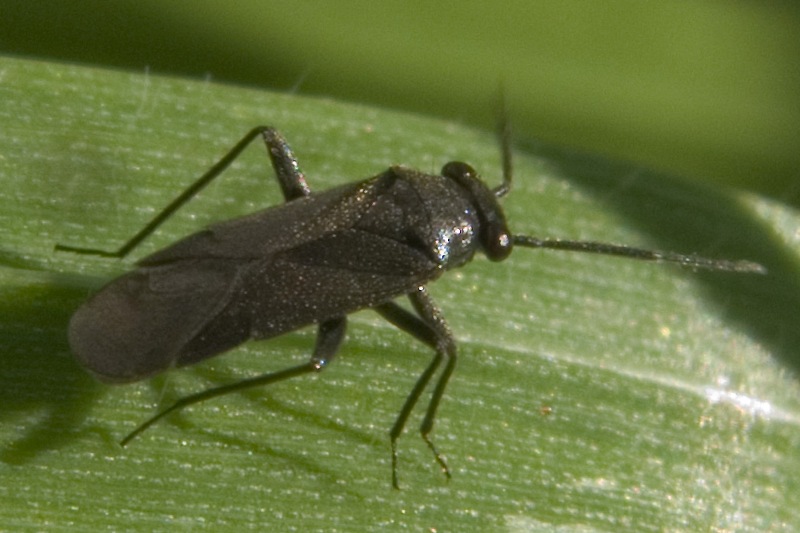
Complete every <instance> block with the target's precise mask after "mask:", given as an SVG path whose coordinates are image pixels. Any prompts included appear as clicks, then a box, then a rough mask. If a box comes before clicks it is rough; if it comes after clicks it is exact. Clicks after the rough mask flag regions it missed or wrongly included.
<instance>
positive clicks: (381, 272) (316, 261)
mask: <svg viewBox="0 0 800 533" xmlns="http://www.w3.org/2000/svg"><path fill="white" fill-rule="evenodd" d="M440 273H441V270H440V268H439V266H438V265H437V264H436V263H435V262H433V261H432V260H431V259H430V258H429V256H428V255H427V253H425V251H423V250H421V249H418V248H417V247H415V246H413V245H410V244H408V243H404V242H399V241H396V240H394V239H389V238H384V237H381V236H376V235H374V234H372V233H368V232H365V231H361V230H356V229H350V230H345V231H342V232H336V233H332V234H329V235H326V236H325V237H324V238H321V239H318V240H316V241H313V242H310V243H308V244H306V245H303V246H298V247H295V248H292V249H290V250H286V251H284V252H281V253H279V254H276V255H275V257H274V258H273V261H271V262H270V264H269V265H265V266H264V268H263V269H261V270H253V271H250V272H248V273H247V274H246V276H247V278H248V280H247V281H246V283H247V284H248V286H249V287H251V292H250V293H249V295H248V298H250V302H251V305H250V306H248V307H249V309H250V310H251V311H252V313H253V315H252V318H251V323H252V325H253V337H255V338H267V337H271V336H273V335H275V334H279V333H281V332H284V331H290V330H293V329H296V328H298V327H301V326H304V325H308V324H311V323H318V322H322V321H324V320H328V319H331V318H335V317H338V316H343V315H345V314H347V313H351V312H354V311H357V310H359V309H363V308H366V307H372V306H374V305H377V304H380V303H384V302H386V301H389V300H392V299H394V298H397V297H398V296H402V295H404V294H406V293H408V292H410V291H412V290H414V289H415V288H416V287H418V286H420V285H423V284H425V283H427V282H428V281H430V280H432V279H434V278H436V277H438V275H439V274H440ZM232 303H233V302H232Z"/></svg>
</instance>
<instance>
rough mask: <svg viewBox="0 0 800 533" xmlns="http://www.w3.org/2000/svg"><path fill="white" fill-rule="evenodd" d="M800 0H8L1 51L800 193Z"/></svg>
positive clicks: (785, 196)
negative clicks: (506, 118) (502, 131)
mask: <svg viewBox="0 0 800 533" xmlns="http://www.w3.org/2000/svg"><path fill="white" fill-rule="evenodd" d="M798 6H800V4H797V3H796V2H745V1H728V2H692V1H662V2H635V1H621V0H616V1H606V2H602V3H599V2H598V3H591V2H583V1H577V0H570V1H560V2H544V1H530V0H526V1H515V2H514V1H509V2H492V3H489V2H484V1H480V2H478V1H462V2H458V3H448V2H436V3H435V2H422V1H412V2H395V1H383V2H357V1H338V2H315V1H294V2H272V1H267V2H263V1H261V2H256V1H229V2H211V1H202V0H192V1H170V2H163V1H155V0H137V1H136V2H132V1H114V2H110V1H106V0H91V1H82V2H54V1H49V0H48V1H36V2H31V1H10V0H5V1H0V53H5V54H11V55H16V56H26V57H33V58H43V59H51V60H60V61H69V62H80V63H85V64H93V65H104V66H111V67H118V68H124V69H129V70H133V71H139V72H142V71H145V70H147V71H149V72H151V73H158V74H163V73H169V74H176V75H181V76H190V77H196V78H208V79H212V80H215V81H223V82H231V83H236V84H246V85H252V86H257V87H262V88H269V89H277V90H286V91H297V92H300V93H304V94H314V95H328V96H331V97H334V98H337V99H343V100H348V101H354V102H364V103H369V104H373V105H376V106H381V107H390V108H396V109H406V110H410V111H414V112H419V113H424V114H429V115H435V116H441V117H444V118H449V119H453V120H456V121H459V122H463V123H467V124H474V125H477V126H480V127H484V128H489V127H491V120H492V114H493V109H492V104H493V102H494V101H495V100H496V96H495V94H496V89H497V86H498V84H499V83H500V82H501V81H502V83H503V85H504V86H505V90H506V93H507V95H508V100H509V101H510V105H511V109H512V119H513V122H514V126H515V130H516V135H517V136H518V138H535V139H539V140H541V141H544V142H547V143H556V144H561V145H567V146H574V147H578V148H581V149H586V150H589V151H592V152H597V153H601V154H608V155H611V156H613V157H618V158H624V159H629V160H633V161H637V162H641V163H643V164H645V165H648V166H651V167H654V168H656V169H660V170H667V171H670V172H673V173H677V174H682V175H686V176H689V177H692V178H697V179H707V180H713V181H717V182H721V183H726V184H729V185H733V186H738V187H744V188H749V189H751V190H755V191H759V192H761V193H763V194H767V195H769V196H772V197H775V198H777V199H779V200H781V201H783V202H786V203H789V204H793V205H795V206H797V205H800V179H799V178H800V175H799V173H798V168H800V150H798V148H800V146H799V145H800V142H799V141H798V139H800V135H799V134H800V98H798V95H800V91H799V90H798V89H800V67H798V61H797V59H798V57H800V32H798V28H800V7H798Z"/></svg>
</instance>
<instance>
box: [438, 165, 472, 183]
mask: <svg viewBox="0 0 800 533" xmlns="http://www.w3.org/2000/svg"><path fill="white" fill-rule="evenodd" d="M442 176H444V177H446V178H451V179H455V180H458V179H459V178H464V177H466V176H469V177H472V178H475V177H477V176H478V173H477V172H475V169H474V168H472V167H471V166H469V165H468V164H466V163H462V162H461V161H450V162H449V163H447V164H446V165H445V166H443V167H442Z"/></svg>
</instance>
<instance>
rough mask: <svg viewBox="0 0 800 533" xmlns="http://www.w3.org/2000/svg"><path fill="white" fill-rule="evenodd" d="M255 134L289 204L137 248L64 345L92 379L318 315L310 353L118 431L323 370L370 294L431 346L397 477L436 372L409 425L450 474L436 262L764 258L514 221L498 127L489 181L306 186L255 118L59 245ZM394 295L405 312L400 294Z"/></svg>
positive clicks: (737, 264) (208, 350) (451, 345)
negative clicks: (532, 232)
mask: <svg viewBox="0 0 800 533" xmlns="http://www.w3.org/2000/svg"><path fill="white" fill-rule="evenodd" d="M258 137H261V138H263V140H264V142H265V143H266V147H267V150H268V152H269V156H270V158H271V161H272V166H273V168H274V170H275V173H276V176H277V179H278V183H279V185H280V187H281V191H282V193H283V196H284V198H285V200H286V202H285V203H283V204H281V205H278V206H274V207H270V208H268V209H266V210H263V211H260V212H257V213H254V214H251V215H249V216H244V217H241V218H237V219H233V220H230V221H227V222H222V223H219V224H216V225H213V226H211V227H209V228H208V229H205V230H203V231H200V232H198V233H195V234H193V235H190V236H188V237H186V238H184V239H182V240H180V241H178V242H176V243H175V244H172V245H171V246H168V247H167V248H164V249H163V250H160V251H157V252H155V253H153V254H151V255H149V256H147V257H145V258H143V259H141V260H139V261H138V262H137V264H136V268H135V269H134V270H133V271H132V272H129V273H127V274H125V275H123V276H121V277H119V278H117V279H115V280H113V281H111V282H110V283H109V284H107V285H106V286H105V287H103V288H102V289H100V290H99V291H98V292H97V293H96V294H95V295H94V296H92V297H91V298H90V299H89V300H88V301H87V302H86V303H84V304H83V305H82V306H81V307H80V308H79V309H78V310H77V311H76V312H75V314H74V315H73V317H72V319H71V321H70V324H69V344H70V347H71V349H72V351H73V353H74V355H75V356H76V358H77V359H78V361H79V362H80V364H81V365H83V366H84V367H85V368H86V369H88V370H89V371H90V372H91V373H93V374H94V375H95V376H97V377H98V378H99V379H100V380H102V381H106V382H117V383H124V382H131V381H137V380H141V379H145V378H148V377H151V376H153V375H156V374H159V373H161V372H164V371H166V370H168V369H170V368H173V367H182V366H186V365H191V364H194V363H197V362H200V361H203V360H205V359H207V358H209V357H212V356H215V355H219V354H221V353H223V352H225V351H227V350H230V349H232V348H234V347H235V346H237V345H239V344H241V343H243V342H245V341H247V340H249V339H268V338H271V337H275V336H278V335H281V334H283V333H287V332H290V331H293V330H296V329H298V328H300V327H303V326H307V325H311V324H316V325H317V330H318V333H317V340H316V345H315V347H314V350H313V352H312V355H311V358H310V359H309V360H308V361H307V362H305V363H303V364H300V365H297V366H294V367H291V368H287V369H284V370H281V371H278V372H272V373H268V374H264V375H261V376H258V377H254V378H250V379H246V380H243V381H239V382H236V383H232V384H229V385H224V386H220V387H217V388H212V389H209V390H206V391H203V392H199V393H197V394H194V395H191V396H187V397H184V398H183V399H181V400H179V401H177V402H176V403H174V404H173V405H171V406H170V407H168V408H167V409H165V410H163V411H161V412H159V413H158V414H156V415H155V416H153V417H151V418H150V419H148V420H147V421H145V422H144V423H143V424H141V425H140V426H138V427H137V428H136V429H135V430H134V431H132V432H131V433H130V434H129V435H128V436H127V437H125V438H124V439H123V440H122V442H121V444H122V445H125V444H127V443H128V442H130V441H131V440H132V439H133V438H134V437H136V436H137V435H139V434H140V433H141V432H143V431H144V430H146V429H147V428H149V427H150V426H151V425H153V424H154V423H155V422H157V421H158V420H160V419H161V418H163V417H164V416H166V415H167V414H169V413H171V412H174V411H177V410H180V409H183V408H184V407H187V406H190V405H193V404H195V403H198V402H201V401H204V400H208V399H211V398H215V397H217V396H222V395H224V394H228V393H231V392H235V391H240V390H243V389H247V388H251V387H260V386H264V385H268V384H270V383H274V382H277V381H282V380H285V379H289V378H293V377H296V376H300V375H303V374H311V373H315V372H319V371H321V370H323V369H324V368H325V367H326V366H327V365H328V364H329V363H330V362H331V361H332V360H333V359H334V357H335V356H336V353H337V352H338V350H339V347H340V345H341V343H342V340H343V339H344V336H345V328H346V323H347V315H348V314H349V313H352V312H354V311H357V310H360V309H364V308H371V309H374V310H375V311H377V312H378V313H379V314H380V315H381V316H383V317H384V318H385V319H386V320H388V321H389V322H390V323H392V324H394V325H395V326H397V327H398V328H399V329H401V330H403V331H405V332H407V333H409V334H411V335H412V336H413V337H416V338H417V339H418V340H419V341H421V342H422V343H424V344H426V345H428V346H429V347H430V348H432V349H433V350H434V352H435V355H434V357H433V359H432V360H431V362H430V364H429V365H428V366H427V368H425V370H424V371H423V372H422V374H421V375H420V377H419V378H418V379H417V382H416V384H415V385H414V387H413V388H412V390H411V392H410V393H409V395H408V397H407V398H406V400H405V403H404V404H403V406H402V408H401V409H400V412H399V414H398V416H397V418H396V420H395V422H394V425H393V426H392V428H391V430H390V432H389V436H390V442H391V458H392V485H393V486H394V487H395V488H397V487H398V486H399V485H398V477H397V439H398V437H399V436H400V434H401V433H402V432H403V428H404V427H405V425H406V422H407V420H408V417H409V415H410V414H411V411H412V410H413V408H414V406H415V405H416V404H417V402H418V401H419V398H420V396H421V395H422V393H423V392H424V391H425V389H426V388H427V387H428V385H429V384H430V382H431V381H432V380H433V378H434V376H435V375H436V373H437V371H439V374H438V378H436V380H435V383H434V385H433V392H432V395H431V399H430V401H429V402H428V405H427V408H426V410H425V415H424V417H423V420H422V424H421V426H420V433H421V435H422V438H423V439H424V441H425V442H426V444H427V445H428V447H429V448H430V450H431V451H432V453H433V456H434V458H435V460H436V461H437V462H438V464H439V466H440V467H441V469H442V471H443V472H444V474H445V475H446V476H447V478H449V477H450V471H449V469H448V467H447V464H446V462H445V460H444V458H443V457H442V455H441V454H440V453H439V452H438V451H437V449H436V447H435V446H434V444H433V442H432V440H431V439H430V436H429V435H430V432H431V430H432V428H433V424H434V419H435V416H436V411H437V408H438V406H439V403H440V401H441V399H442V396H443V395H444V392H445V389H446V387H447V383H448V380H449V379H450V376H451V375H452V373H453V370H454V368H455V365H456V359H457V350H456V342H455V338H454V336H453V334H452V333H451V331H450V328H449V327H448V325H447V323H446V322H445V319H444V316H443V315H442V312H441V311H440V309H439V308H438V307H437V305H436V304H435V303H434V301H433V300H432V299H431V297H430V296H429V295H428V292H427V290H426V288H425V286H426V285H427V284H428V283H429V282H431V281H433V280H435V279H436V278H438V277H439V276H440V275H441V274H443V273H444V272H445V271H446V270H449V269H451V268H455V267H458V266H461V265H463V264H465V263H467V262H468V261H470V260H471V259H472V257H473V255H474V254H475V252H476V251H481V252H483V253H484V254H485V255H486V256H487V257H488V258H489V259H491V260H493V261H501V260H503V259H505V258H506V257H508V255H509V254H510V253H511V250H512V248H513V247H514V246H523V247H528V248H554V249H561V250H573V251H583V252H592V253H601V254H611V255H619V256H625V257H632V258H636V259H644V260H653V261H668V262H675V263H680V264H682V265H684V266H689V267H694V268H706V269H712V270H729V271H736V272H761V271H762V270H763V269H762V267H761V266H760V265H757V264H754V263H750V262H746V261H727V260H714V259H705V258H699V257H694V256H686V255H681V254H674V253H664V252H656V251H649V250H642V249H638V248H632V247H628V246H618V245H611V244H605V243H597V242H587V241H571V240H559V239H538V238H535V237H531V236H526V235H514V234H512V233H511V232H510V231H509V229H508V227H507V224H506V220H505V215H504V213H503V210H502V209H501V207H500V204H499V201H498V200H499V198H501V197H502V196H504V195H506V194H507V193H508V192H509V190H510V188H511V176H512V171H511V154H510V151H511V150H510V143H509V141H508V137H509V135H508V130H507V128H503V130H502V150H503V181H502V183H501V184H500V185H499V186H497V187H495V188H493V189H492V188H489V187H488V186H487V185H486V184H484V182H483V181H481V179H480V178H479V176H478V174H477V173H476V172H475V170H474V169H473V168H472V167H471V166H469V165H467V164H466V163H462V162H450V163H447V164H446V165H444V167H443V168H442V171H441V174H440V175H430V174H425V173H422V172H420V171H417V170H413V169H411V168H407V167H403V166H394V167H391V168H389V169H387V170H386V171H384V172H383V173H381V174H378V175H376V176H374V177H372V178H369V179H367V180H364V181H360V182H357V183H351V184H346V185H342V186H339V187H335V188H333V189H329V190H327V191H324V192H321V193H312V192H311V189H310V188H309V186H308V184H307V183H306V179H305V176H304V175H303V174H302V173H301V171H300V169H299V166H298V164H297V160H296V158H295V156H294V154H293V153H292V150H291V148H290V147H289V145H288V143H287V142H286V140H285V139H284V138H283V136H282V135H281V134H280V133H278V131H277V130H275V129H274V128H271V127H264V126H262V127H257V128H254V129H252V130H251V131H250V132H249V133H247V134H246V135H245V136H244V137H243V138H242V139H241V140H240V141H239V142H238V143H237V144H236V145H235V146H234V147H233V148H232V149H231V150H230V151H229V152H228V153H227V154H226V155H225V156H224V157H223V158H222V159H220V160H219V161H218V162H217V163H216V164H215V165H214V166H212V167H211V168H210V169H209V170H208V171H207V172H206V173H205V174H204V175H202V176H201V177H200V178H199V179H198V180H197V181H196V182H195V183H194V184H193V185H191V186H190V187H189V188H188V189H186V190H185V191H184V192H183V193H182V194H181V195H180V196H178V197H177V198H176V199H175V200H173V201H172V202H171V203H170V204H169V205H168V206H167V207H166V208H164V209H163V210H162V211H161V212H160V213H159V214H158V215H156V216H155V218H153V220H152V221H150V222H149V223H148V224H147V225H146V226H145V227H144V228H142V230H140V231H139V232H138V233H137V234H136V235H134V236H133V237H132V238H131V239H130V240H129V241H128V242H126V243H125V244H124V245H123V246H122V247H120V248H119V249H118V250H117V251H115V252H105V251H102V250H97V249H90V248H77V247H73V246H64V245H56V249H57V250H63V251H71V252H76V253H82V254H96V255H102V256H106V257H117V258H121V257H124V256H126V255H127V254H128V253H129V252H130V251H131V250H133V249H134V248H136V246H138V245H139V244H140V243H141V242H142V241H143V240H144V239H145V238H146V237H147V236H149V235H150V234H151V233H153V231H154V230H155V229H156V228H157V227H158V226H159V225H160V224H161V223H163V222H164V221H165V220H166V219H167V218H168V217H169V216H171V215H172V214H173V213H174V212H175V211H176V210H177V209H179V208H180V207H181V206H182V205H183V204H184V203H186V202H187V201H188V200H189V199H190V198H191V197H193V196H194V195H195V194H196V193H197V192H198V191H200V190H201V189H202V188H203V187H205V186H206V185H208V183H210V182H211V181H212V180H213V179H214V178H216V177H217V176H218V175H220V174H221V173H222V171H223V170H225V168H227V167H228V166H229V165H230V164H231V163H232V162H233V161H234V160H235V159H236V158H237V157H238V156H239V154H240V153H241V152H242V151H243V150H244V149H245V148H246V147H247V146H248V145H249V144H250V143H251V142H252V141H253V140H254V139H256V138H258ZM403 295H405V296H407V297H408V299H409V300H410V303H411V310H408V309H406V308H405V307H402V306H400V305H398V304H397V303H395V301H394V300H395V299H396V298H398V297H400V296H403ZM440 367H443V368H442V369H441V370H439V369H440Z"/></svg>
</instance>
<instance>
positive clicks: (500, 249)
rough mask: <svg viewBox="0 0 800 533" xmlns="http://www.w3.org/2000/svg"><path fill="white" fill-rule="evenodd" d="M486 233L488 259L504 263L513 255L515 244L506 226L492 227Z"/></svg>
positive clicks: (485, 246)
mask: <svg viewBox="0 0 800 533" xmlns="http://www.w3.org/2000/svg"><path fill="white" fill-rule="evenodd" d="M486 231H487V235H486V242H485V243H483V246H484V248H485V250H486V257H488V258H489V259H491V260H492V261H502V260H503V259H505V258H506V257H508V256H509V254H511V248H512V247H513V243H512V239H511V234H510V233H509V232H508V229H506V227H505V224H497V225H495V226H494V227H492V226H490V227H489V228H488V229H487V230H486Z"/></svg>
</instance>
